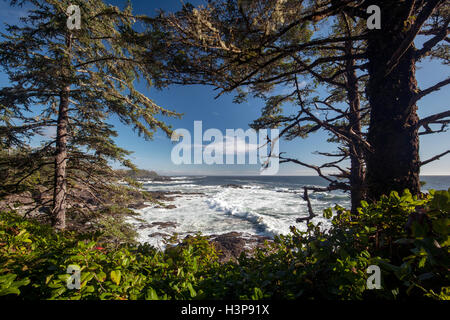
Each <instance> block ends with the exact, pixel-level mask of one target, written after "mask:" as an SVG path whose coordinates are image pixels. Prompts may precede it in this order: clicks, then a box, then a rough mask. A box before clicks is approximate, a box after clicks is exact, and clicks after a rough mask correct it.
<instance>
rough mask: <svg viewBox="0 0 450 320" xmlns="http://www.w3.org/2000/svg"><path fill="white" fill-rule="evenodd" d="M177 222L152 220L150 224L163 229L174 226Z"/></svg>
mask: <svg viewBox="0 0 450 320" xmlns="http://www.w3.org/2000/svg"><path fill="white" fill-rule="evenodd" d="M177 225H178V224H177V223H176V222H171V221H167V222H152V223H151V226H152V227H156V226H158V229H164V228H175V227H176V226H177Z"/></svg>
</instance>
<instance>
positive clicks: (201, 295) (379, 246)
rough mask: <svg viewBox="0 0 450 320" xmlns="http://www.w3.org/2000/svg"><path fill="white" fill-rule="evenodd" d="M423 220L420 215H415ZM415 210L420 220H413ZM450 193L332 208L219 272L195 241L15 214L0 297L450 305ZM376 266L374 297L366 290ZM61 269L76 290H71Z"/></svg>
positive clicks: (9, 224)
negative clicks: (166, 242) (142, 240)
mask: <svg viewBox="0 0 450 320" xmlns="http://www.w3.org/2000/svg"><path fill="white" fill-rule="evenodd" d="M421 210H422V212H424V213H425V214H420V211H421ZM416 211H418V212H419V213H417V214H416V213H415V212H416ZM449 211H450V193H449V192H448V191H431V192H430V193H429V194H427V195H425V196H423V197H422V198H417V197H413V196H412V195H411V194H410V193H409V192H408V191H406V192H405V193H404V194H403V195H402V196H400V195H399V194H397V193H396V192H392V193H391V194H390V195H389V196H383V197H382V198H381V199H380V201H378V202H376V203H372V204H368V203H366V202H363V203H362V204H361V208H360V209H359V210H358V215H355V216H352V215H351V213H350V212H349V211H348V210H345V209H344V208H342V207H339V206H336V207H335V208H334V210H332V209H327V210H325V211H324V216H325V217H327V218H331V219H332V220H331V221H332V225H331V227H329V228H328V229H325V228H322V227H321V226H320V225H313V224H309V225H308V228H307V230H306V231H303V232H302V231H299V230H298V229H296V228H294V227H292V228H291V233H290V234H288V235H285V236H279V237H277V238H276V239H275V241H274V242H270V243H266V245H265V246H264V247H263V248H259V249H257V250H256V252H255V253H254V254H253V256H251V257H249V256H246V255H244V254H243V255H241V257H240V258H239V259H238V262H231V261H230V262H228V263H225V264H220V263H219V260H218V252H216V250H215V248H214V246H213V245H211V244H210V243H209V242H208V240H207V238H206V237H203V236H201V235H197V236H195V237H189V238H186V239H184V240H182V241H181V243H180V244H178V245H176V246H168V247H167V249H166V250H165V251H164V252H161V251H159V250H157V249H155V248H153V247H151V246H149V245H147V244H144V245H142V244H141V245H137V244H126V243H125V244H120V245H114V244H111V243H104V242H103V243H102V239H104V238H105V236H104V235H102V234H101V232H98V233H96V234H90V235H81V234H76V233H73V232H72V233H71V232H63V233H55V232H53V230H52V229H51V228H49V227H48V226H44V225H40V224H38V223H36V222H33V221H31V220H24V219H23V218H21V217H19V216H17V215H15V214H14V213H2V214H1V219H0V239H1V240H0V296H2V297H3V298H4V299H14V298H16V299H400V300H405V299H411V298H413V299H449V297H450V295H449V294H450V292H449V291H450V289H449V288H450V285H449V275H448V266H449V254H448V246H449V238H448V235H449V217H448V213H449ZM369 265H377V266H379V267H380V268H381V276H382V289H381V290H369V289H368V288H367V284H366V281H367V278H368V274H367V268H368V266H369ZM69 266H75V267H77V268H79V269H80V272H81V273H80V275H81V278H80V289H69V288H68V287H67V281H68V280H69V279H70V277H71V275H70V274H69V273H67V271H68V267H69Z"/></svg>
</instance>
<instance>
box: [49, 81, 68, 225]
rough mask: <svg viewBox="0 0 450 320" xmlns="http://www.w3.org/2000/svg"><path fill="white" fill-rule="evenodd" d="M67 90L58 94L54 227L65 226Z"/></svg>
mask: <svg viewBox="0 0 450 320" xmlns="http://www.w3.org/2000/svg"><path fill="white" fill-rule="evenodd" d="M69 90H70V87H66V88H64V90H63V92H62V93H61V96H60V103H59V111H58V128H57V133H56V155H55V185H54V190H53V192H54V193H53V226H54V227H55V228H56V229H60V230H62V229H65V227H66V193H67V179H66V164H67V125H68V122H69V119H68V110H69Z"/></svg>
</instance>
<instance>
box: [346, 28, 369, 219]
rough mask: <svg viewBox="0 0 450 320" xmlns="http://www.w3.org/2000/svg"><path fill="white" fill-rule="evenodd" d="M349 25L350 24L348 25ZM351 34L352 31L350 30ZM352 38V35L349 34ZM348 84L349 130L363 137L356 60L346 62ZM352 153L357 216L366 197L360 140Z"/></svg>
mask: <svg viewBox="0 0 450 320" xmlns="http://www.w3.org/2000/svg"><path fill="white" fill-rule="evenodd" d="M347 25H348V24H347ZM349 33H350V29H349ZM349 36H351V34H349ZM345 46H346V51H345V54H348V55H352V54H353V42H352V41H346V43H345ZM345 74H346V78H347V81H346V84H347V100H348V104H349V109H350V113H349V116H348V121H349V130H352V131H353V132H354V133H355V134H357V135H358V136H360V137H362V133H361V112H360V108H361V100H360V98H359V92H358V89H359V88H358V77H357V75H356V71H355V60H354V59H348V60H347V61H346V73H345ZM348 149H349V152H350V179H349V180H350V198H351V212H352V214H357V208H358V207H359V206H360V204H361V200H363V199H364V198H365V196H366V190H365V181H364V180H365V163H364V149H363V147H362V146H361V143H360V141H359V140H358V139H356V138H352V143H351V144H349V145H348Z"/></svg>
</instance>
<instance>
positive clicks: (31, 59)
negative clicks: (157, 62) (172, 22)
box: [0, 0, 179, 229]
mask: <svg viewBox="0 0 450 320" xmlns="http://www.w3.org/2000/svg"><path fill="white" fill-rule="evenodd" d="M11 3H12V5H26V6H28V7H31V9H30V10H29V12H28V16H27V17H23V18H22V23H21V24H19V25H10V26H8V27H7V29H6V30H7V32H6V34H3V35H2V36H3V39H4V40H3V41H2V42H1V43H0V65H1V66H2V67H3V69H4V70H5V72H6V73H7V74H8V76H9V81H10V83H11V85H10V86H8V87H5V88H3V89H1V90H0V108H1V114H2V118H0V121H1V122H0V123H1V124H2V127H1V128H0V133H1V143H2V148H5V147H12V146H14V145H16V146H18V145H20V146H21V147H23V146H24V144H25V145H26V143H25V142H26V139H30V138H32V137H33V135H36V133H41V134H42V131H43V130H46V129H48V128H49V127H53V128H56V135H55V137H52V138H51V139H50V140H47V141H46V142H45V143H44V144H43V145H42V146H41V147H40V148H37V149H34V151H33V154H34V155H35V156H34V158H36V159H39V160H40V161H38V162H39V163H30V168H23V169H24V171H23V172H22V174H20V175H18V176H17V177H15V179H13V180H14V183H13V184H9V185H7V186H6V187H4V189H5V188H6V189H7V192H10V191H11V192H12V191H13V190H12V189H13V188H12V186H13V185H16V186H17V185H19V184H20V183H23V182H24V181H26V180H27V178H29V177H31V176H32V175H33V174H35V173H36V172H37V171H39V170H42V169H43V168H46V170H48V169H49V165H50V163H53V169H52V171H53V175H52V176H50V177H49V179H47V180H46V181H41V183H42V185H44V186H45V187H46V189H45V190H41V192H49V191H52V193H53V195H52V197H51V202H52V205H51V216H52V221H53V225H54V226H55V228H57V229H64V228H65V226H66V222H65V219H66V211H67V203H68V200H69V199H68V198H74V197H76V195H77V192H76V190H77V189H78V190H79V191H80V190H82V191H83V192H88V193H90V194H91V196H92V197H94V198H100V195H101V194H102V193H105V192H114V191H117V196H120V187H119V186H117V185H116V184H115V183H114V182H115V181H117V180H118V179H119V178H120V176H118V175H117V174H116V173H115V172H114V170H112V167H111V165H112V163H113V162H116V163H120V164H121V165H123V166H126V167H130V168H133V165H132V163H131V162H130V161H129V160H128V159H127V155H129V152H128V151H126V150H125V149H123V148H120V147H118V146H117V145H116V144H115V142H114V140H113V138H114V137H115V136H116V135H117V133H116V131H115V130H114V127H113V126H112V125H111V124H110V120H111V119H112V118H116V119H119V120H120V121H121V122H122V123H124V124H126V125H129V126H131V127H132V128H133V129H134V130H135V131H137V133H138V134H139V135H140V136H142V137H144V138H145V139H151V138H152V135H153V133H154V131H155V130H157V129H158V128H159V129H162V130H163V131H164V132H166V133H167V134H170V132H171V129H170V127H169V126H167V125H166V124H165V123H164V122H163V121H162V120H160V118H159V117H158V116H159V115H162V116H179V114H177V113H176V112H173V111H169V110H167V109H165V108H163V107H160V106H158V105H157V104H155V103H154V102H153V101H152V100H151V99H149V98H148V97H147V96H146V95H145V94H143V93H141V92H139V91H138V90H137V89H136V87H135V85H136V83H137V81H144V82H145V83H146V84H147V85H148V86H150V85H152V76H153V73H154V72H156V69H155V68H154V67H153V66H151V65H149V63H148V61H146V63H145V64H144V63H143V58H142V57H144V56H145V53H146V51H147V49H146V48H145V47H144V46H142V45H140V44H139V37H140V36H139V33H138V32H137V31H136V23H137V21H138V20H137V19H139V17H135V16H133V13H132V8H131V5H128V6H127V7H126V8H124V9H123V10H120V9H119V8H118V7H115V6H110V5H106V4H105V3H104V2H102V1H97V0H79V1H59V0H46V1H39V0H29V1H12V2H11ZM70 5H73V6H77V8H79V10H80V18H81V21H80V22H81V23H80V29H77V28H76V23H74V22H76V20H73V19H74V14H76V11H74V10H73V9H69V6H70ZM72 8H73V7H72ZM74 26H75V28H74ZM13 124H14V125H13ZM17 166H18V167H19V164H17ZM50 166H51V165H50ZM19 176H20V178H19ZM8 188H9V190H8ZM16 189H17V188H16ZM111 197H112V196H111ZM73 200H75V199H73Z"/></svg>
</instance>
